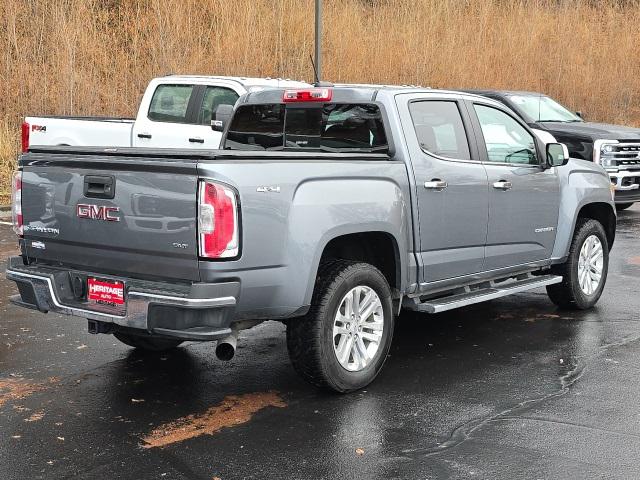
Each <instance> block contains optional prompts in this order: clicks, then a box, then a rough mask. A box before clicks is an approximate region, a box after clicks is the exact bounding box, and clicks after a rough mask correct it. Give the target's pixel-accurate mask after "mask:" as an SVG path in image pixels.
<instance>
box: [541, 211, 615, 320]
mask: <svg viewBox="0 0 640 480" xmlns="http://www.w3.org/2000/svg"><path fill="white" fill-rule="evenodd" d="M608 270H609V245H608V243H607V236H606V234H605V232H604V228H603V227H602V224H601V223H600V222H598V221H597V220H593V219H589V218H581V219H579V220H578V223H577V225H576V230H575V233H574V235H573V240H572V242H571V247H570V249H569V256H568V258H567V261H566V262H565V263H563V264H562V265H557V266H555V267H554V273H556V274H557V275H562V277H563V280H562V283H557V284H555V285H549V286H548V287H547V293H548V295H549V298H550V299H551V301H552V302H553V303H555V304H556V305H558V306H559V307H562V308H574V309H579V310H584V309H587V308H591V307H593V306H594V305H595V304H596V302H597V301H598V299H599V298H600V295H602V290H603V289H604V285H605V282H606V281H607V272H608Z"/></svg>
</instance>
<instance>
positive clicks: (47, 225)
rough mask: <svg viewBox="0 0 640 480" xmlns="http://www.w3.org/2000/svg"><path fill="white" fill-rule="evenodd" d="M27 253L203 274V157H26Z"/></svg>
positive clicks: (87, 264) (115, 267) (170, 274)
mask: <svg viewBox="0 0 640 480" xmlns="http://www.w3.org/2000/svg"><path fill="white" fill-rule="evenodd" d="M21 166H22V169H23V177H22V189H23V190H22V198H23V201H22V209H23V219H24V240H25V241H24V244H25V249H26V253H27V255H28V257H30V258H31V259H37V260H38V261H39V262H43V263H48V264H53V265H65V266H69V267H73V268H78V269H84V270H87V271H91V272H95V273H100V272H104V273H108V274H110V275H122V276H132V277H138V278H153V277H162V278H164V279H167V278H172V279H176V280H184V281H197V280H199V273H198V257H197V239H196V211H197V205H196V200H197V199H196V191H197V161H196V160H193V159H185V158H179V157H178V158H175V157H174V158H171V157H169V156H166V157H164V156H162V155H161V154H157V156H155V155H154V154H153V152H148V153H147V156H145V157H144V158H142V157H141V156H136V155H134V154H131V156H126V154H125V155H124V156H123V155H122V153H118V154H117V155H116V154H115V153H114V154H113V155H110V154H108V153H100V154H98V153H97V152H91V151H85V152H84V153H78V152H74V151H73V150H72V149H66V151H65V149H64V148H58V149H54V150H53V153H52V151H46V150H42V151H36V152H33V153H29V154H27V155H25V156H23V157H22V159H21Z"/></svg>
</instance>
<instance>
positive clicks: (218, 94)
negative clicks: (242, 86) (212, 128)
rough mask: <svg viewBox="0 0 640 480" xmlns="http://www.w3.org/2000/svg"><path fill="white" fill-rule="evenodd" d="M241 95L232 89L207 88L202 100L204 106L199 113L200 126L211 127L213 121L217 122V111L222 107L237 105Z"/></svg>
mask: <svg viewBox="0 0 640 480" xmlns="http://www.w3.org/2000/svg"><path fill="white" fill-rule="evenodd" d="M238 97H239V95H238V94H237V93H236V92H234V91H233V90H231V89H230V88H224V87H207V88H206V90H205V92H204V98H203V99H202V105H201V107H200V111H199V112H198V123H199V124H200V125H211V120H216V118H215V115H216V110H217V109H218V107H219V106H220V105H231V106H234V105H235V104H236V100H238Z"/></svg>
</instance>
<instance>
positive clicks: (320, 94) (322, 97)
mask: <svg viewBox="0 0 640 480" xmlns="http://www.w3.org/2000/svg"><path fill="white" fill-rule="evenodd" d="M332 96H333V90H331V89H330V88H311V89H305V90H285V91H284V95H283V96H282V101H283V102H285V103H291V102H329V101H331V97H332Z"/></svg>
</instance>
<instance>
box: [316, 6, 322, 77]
mask: <svg viewBox="0 0 640 480" xmlns="http://www.w3.org/2000/svg"><path fill="white" fill-rule="evenodd" d="M321 40H322V0H316V58H315V62H316V76H317V79H316V80H317V81H319V82H321V81H322V63H321V58H320V56H321V54H322V49H321V45H320V43H321Z"/></svg>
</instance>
